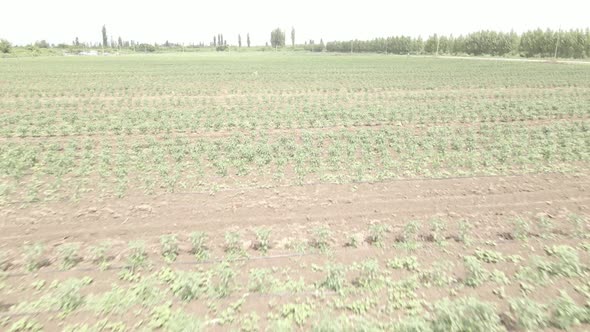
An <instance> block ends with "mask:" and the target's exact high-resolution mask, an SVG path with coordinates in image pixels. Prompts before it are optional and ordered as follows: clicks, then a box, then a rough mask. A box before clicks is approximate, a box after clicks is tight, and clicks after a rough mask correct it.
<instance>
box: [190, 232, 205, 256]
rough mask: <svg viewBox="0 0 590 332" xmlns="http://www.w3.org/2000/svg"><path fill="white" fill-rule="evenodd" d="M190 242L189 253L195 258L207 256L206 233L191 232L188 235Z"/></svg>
mask: <svg viewBox="0 0 590 332" xmlns="http://www.w3.org/2000/svg"><path fill="white" fill-rule="evenodd" d="M189 240H190V243H191V250H190V253H191V254H193V255H195V257H197V260H199V261H202V260H205V259H207V258H208V257H209V252H208V250H207V245H206V242H207V235H206V234H205V233H203V232H193V233H191V234H190V237H189Z"/></svg>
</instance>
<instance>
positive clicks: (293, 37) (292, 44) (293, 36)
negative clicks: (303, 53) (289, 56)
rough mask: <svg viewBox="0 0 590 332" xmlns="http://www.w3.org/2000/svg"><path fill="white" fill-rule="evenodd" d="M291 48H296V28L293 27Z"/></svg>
mask: <svg viewBox="0 0 590 332" xmlns="http://www.w3.org/2000/svg"><path fill="white" fill-rule="evenodd" d="M291 46H292V47H293V48H295V28H294V27H291Z"/></svg>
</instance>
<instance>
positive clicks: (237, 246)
mask: <svg viewBox="0 0 590 332" xmlns="http://www.w3.org/2000/svg"><path fill="white" fill-rule="evenodd" d="M225 252H226V253H228V254H230V255H236V256H242V255H245V254H246V252H245V251H244V248H243V247H242V241H241V240H240V234H239V233H238V232H226V233H225Z"/></svg>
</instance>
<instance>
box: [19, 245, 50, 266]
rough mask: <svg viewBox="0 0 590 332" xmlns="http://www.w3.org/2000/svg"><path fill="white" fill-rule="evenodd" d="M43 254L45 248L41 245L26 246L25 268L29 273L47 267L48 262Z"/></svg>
mask: <svg viewBox="0 0 590 332" xmlns="http://www.w3.org/2000/svg"><path fill="white" fill-rule="evenodd" d="M43 252H44V248H43V245H42V244H40V243H35V244H32V245H27V246H25V254H24V255H25V268H26V269H27V271H29V272H33V271H37V270H38V269H40V268H41V267H42V266H44V265H47V261H46V260H45V259H44V258H43Z"/></svg>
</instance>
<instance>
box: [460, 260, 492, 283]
mask: <svg viewBox="0 0 590 332" xmlns="http://www.w3.org/2000/svg"><path fill="white" fill-rule="evenodd" d="M464 263H465V270H466V275H465V280H464V282H465V285H467V286H470V287H478V286H481V285H482V284H483V283H484V282H485V281H486V280H487V279H488V273H487V271H486V270H485V269H484V268H483V266H482V265H481V263H480V262H479V261H478V260H477V258H475V257H473V256H465V258H464Z"/></svg>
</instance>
